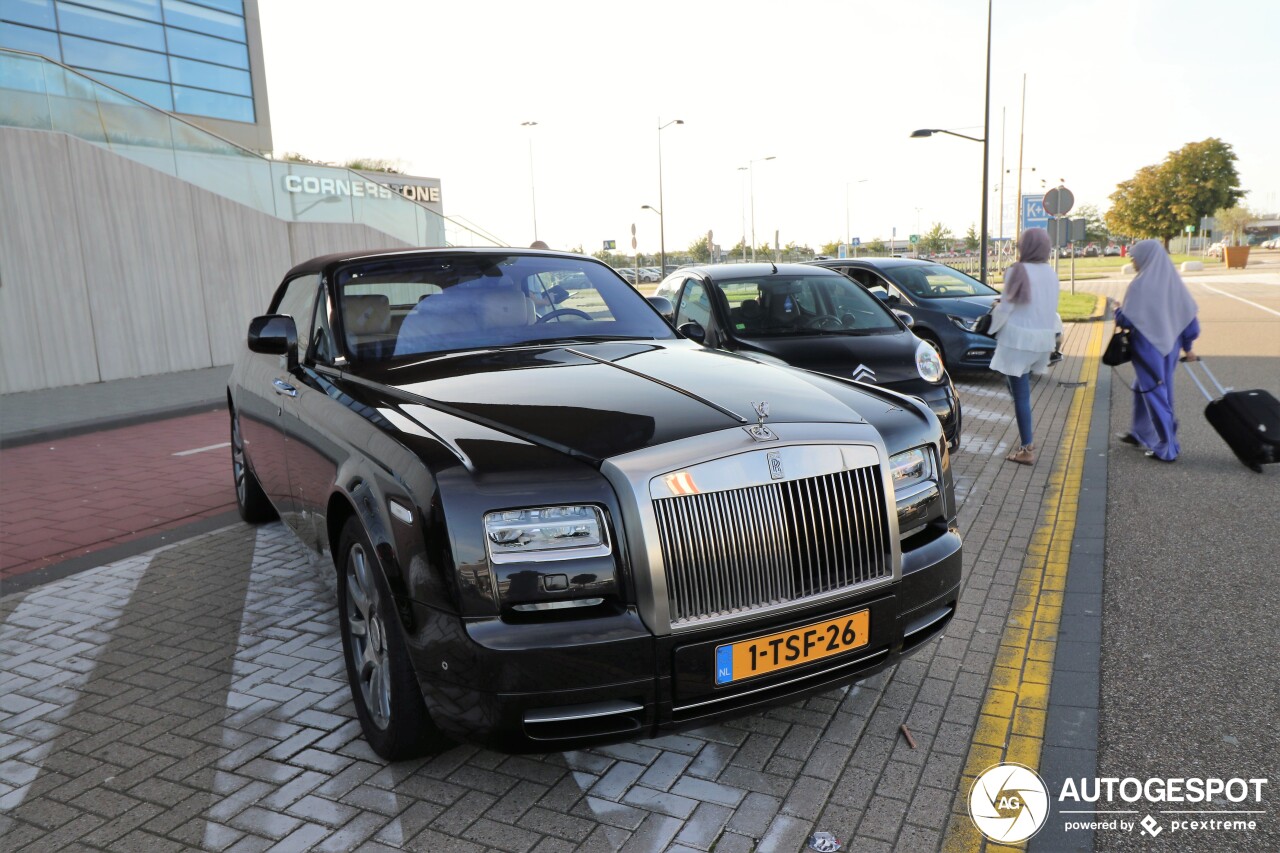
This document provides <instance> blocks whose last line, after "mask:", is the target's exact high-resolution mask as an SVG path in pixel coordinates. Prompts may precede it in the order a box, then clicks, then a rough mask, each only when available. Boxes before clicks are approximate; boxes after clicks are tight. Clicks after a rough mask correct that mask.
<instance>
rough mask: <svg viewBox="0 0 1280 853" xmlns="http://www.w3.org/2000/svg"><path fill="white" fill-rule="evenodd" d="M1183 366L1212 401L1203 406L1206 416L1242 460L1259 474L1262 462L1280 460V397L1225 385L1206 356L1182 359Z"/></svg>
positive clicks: (1207, 398)
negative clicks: (1208, 384)
mask: <svg viewBox="0 0 1280 853" xmlns="http://www.w3.org/2000/svg"><path fill="white" fill-rule="evenodd" d="M1192 364H1199V365H1200V366H1201V367H1202V368H1204V375H1205V376H1207V377H1209V380H1210V381H1212V382H1213V385H1214V387H1215V388H1217V389H1218V392H1219V393H1220V394H1222V396H1221V397H1219V398H1217V399H1216V400H1215V399H1214V398H1213V395H1212V394H1210V393H1209V391H1208V390H1207V389H1206V388H1205V387H1204V385H1202V384H1201V382H1200V380H1199V378H1197V377H1196V374H1195V371H1193V370H1192V369H1191V365H1192ZM1182 366H1183V367H1185V368H1186V369H1187V373H1188V374H1189V375H1190V376H1191V381H1192V382H1194V383H1196V387H1197V388H1199V389H1200V393H1201V394H1203V395H1204V397H1205V399H1206V400H1208V401H1209V405H1207V406H1205V407H1204V416H1205V419H1206V420H1208V421H1209V424H1210V425H1211V426H1212V427H1213V428H1214V429H1216V430H1217V431H1218V435H1220V436H1222V440H1223V441H1225V442H1226V443H1227V446H1228V447H1230V448H1231V452H1233V453H1234V454H1235V455H1236V457H1237V458H1238V459H1239V460H1240V461H1241V462H1243V463H1244V464H1245V465H1247V466H1249V467H1250V468H1252V469H1253V470H1254V471H1257V472H1258V473H1259V474H1261V473H1262V466H1263V465H1269V464H1271V463H1274V462H1280V400H1277V399H1276V398H1275V397H1273V396H1272V395H1271V393H1270V392H1269V391H1264V390H1262V389H1261V388H1255V389H1253V390H1251V391H1230V390H1228V389H1226V388H1223V387H1222V385H1220V384H1219V383H1218V380H1217V378H1216V377H1215V376H1214V375H1213V374H1212V373H1211V372H1209V366H1208V365H1207V364H1205V363H1204V360H1203V359H1202V360H1200V361H1198V362H1187V361H1183V362H1182Z"/></svg>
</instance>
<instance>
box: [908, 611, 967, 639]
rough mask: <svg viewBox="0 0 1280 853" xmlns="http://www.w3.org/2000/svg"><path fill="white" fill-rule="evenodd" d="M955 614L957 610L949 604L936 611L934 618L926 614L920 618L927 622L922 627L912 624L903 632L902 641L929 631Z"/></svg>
mask: <svg viewBox="0 0 1280 853" xmlns="http://www.w3.org/2000/svg"><path fill="white" fill-rule="evenodd" d="M953 612H955V608H954V607H952V606H951V605H949V604H948V605H946V606H945V607H942V608H940V609H939V610H938V611H936V615H934V616H930V615H929V614H927V613H926V614H925V615H924V616H922V617H920V618H921V619H923V620H926V621H925V622H924V623H923V624H920V625H917V624H916V623H915V622H912V623H911V624H910V625H908V626H907V627H906V628H905V629H904V630H903V632H902V639H904V640H905V639H907V638H908V637H914V636H915V635H916V634H919V633H920V632H921V631H925V630H928V629H929V628H930V627H931V626H933V625H936V624H938V623H939V622H941V621H942V620H943V619H946V618H947V617H948V616H950V615H951V614H952V613H953Z"/></svg>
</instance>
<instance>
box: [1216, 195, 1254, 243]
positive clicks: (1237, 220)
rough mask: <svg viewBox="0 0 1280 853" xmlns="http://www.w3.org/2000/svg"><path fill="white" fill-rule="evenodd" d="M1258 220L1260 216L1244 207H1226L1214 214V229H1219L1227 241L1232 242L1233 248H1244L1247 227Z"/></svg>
mask: <svg viewBox="0 0 1280 853" xmlns="http://www.w3.org/2000/svg"><path fill="white" fill-rule="evenodd" d="M1257 218H1258V216H1256V215H1255V214H1254V212H1253V211H1252V210H1250V209H1249V208H1247V207H1245V206H1244V205H1238V206H1236V207H1224V208H1221V209H1219V210H1216V211H1214V214H1213V219H1214V222H1215V225H1214V227H1215V228H1217V229H1218V231H1219V232H1220V233H1221V234H1222V236H1223V238H1224V239H1225V240H1229V241H1230V243H1231V245H1232V246H1243V245H1244V244H1245V242H1244V229H1245V226H1247V225H1248V224H1249V223H1250V222H1252V221H1253V220H1255V219H1257Z"/></svg>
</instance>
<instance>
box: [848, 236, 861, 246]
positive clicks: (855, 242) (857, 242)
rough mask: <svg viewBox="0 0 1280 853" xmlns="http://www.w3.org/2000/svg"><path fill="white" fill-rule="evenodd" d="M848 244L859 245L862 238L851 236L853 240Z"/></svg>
mask: <svg viewBox="0 0 1280 853" xmlns="http://www.w3.org/2000/svg"><path fill="white" fill-rule="evenodd" d="M850 245H852V246H861V245H862V238H861V237H854V238H853V242H852V243H851V244H850Z"/></svg>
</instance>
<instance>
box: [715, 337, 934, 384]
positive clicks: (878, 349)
mask: <svg viewBox="0 0 1280 853" xmlns="http://www.w3.org/2000/svg"><path fill="white" fill-rule="evenodd" d="M741 343H742V348H741V350H740V351H741V352H742V353H743V354H744V355H750V354H751V353H752V352H753V351H755V352H761V353H764V354H765V355H769V356H773V357H774V358H780V359H782V360H783V361H785V362H786V363H787V364H790V365H792V366H793V367H801V368H804V369H805V370H816V371H818V372H819V373H827V374H830V375H832V376H838V377H840V378H842V379H857V380H859V381H861V382H871V383H874V384H876V385H894V384H897V383H899V382H916V381H919V380H920V372H919V371H918V370H916V347H917V346H918V345H919V343H920V341H919V340H918V339H917V338H916V337H915V335H912V334H911V333H910V332H905V331H899V332H893V333H889V334H875V335H813V336H805V337H789V338H752V339H751V340H749V341H742V342H741ZM868 371H870V373H868Z"/></svg>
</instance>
